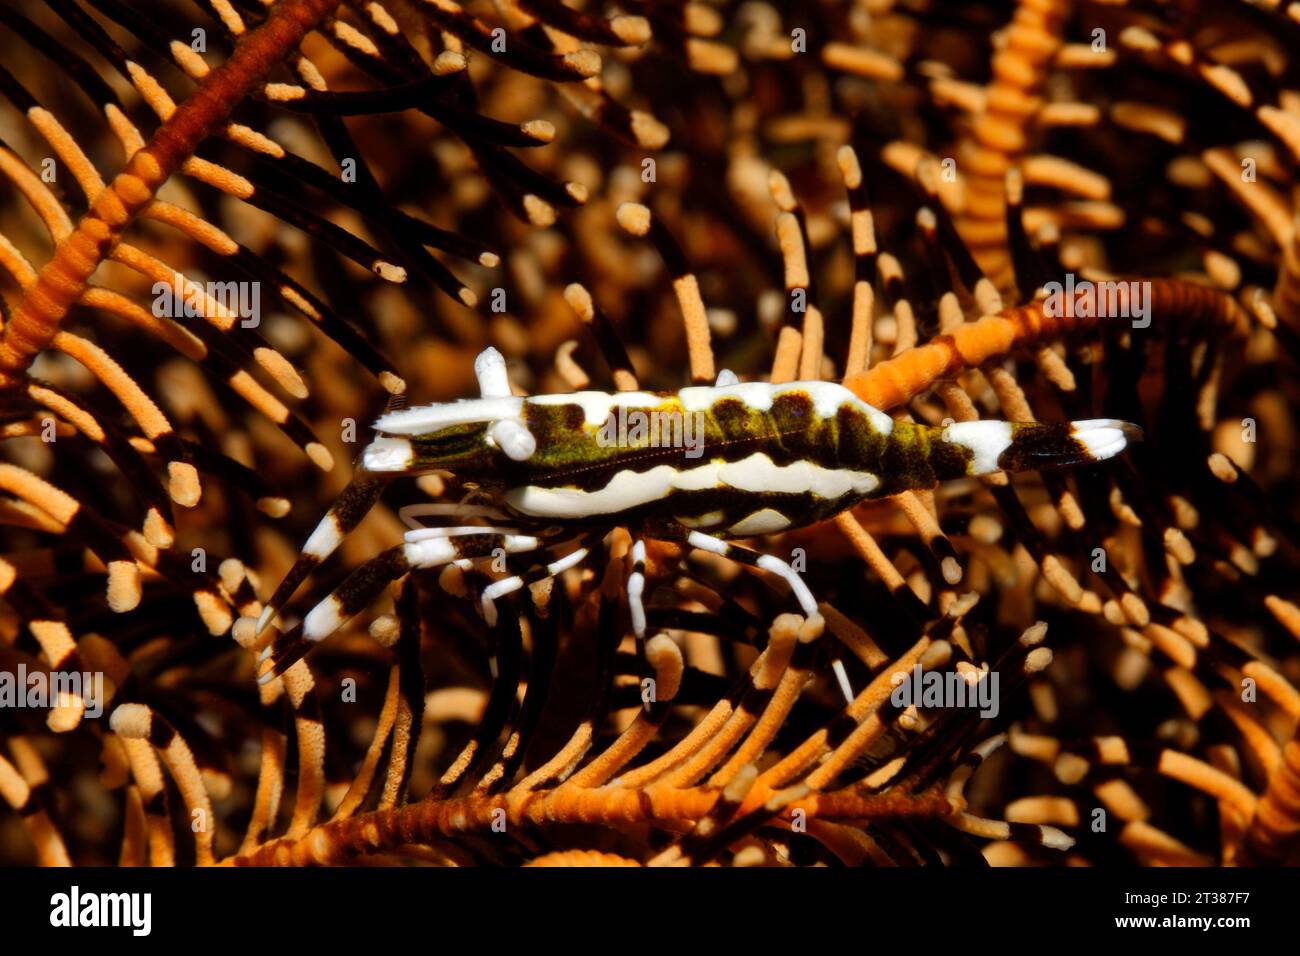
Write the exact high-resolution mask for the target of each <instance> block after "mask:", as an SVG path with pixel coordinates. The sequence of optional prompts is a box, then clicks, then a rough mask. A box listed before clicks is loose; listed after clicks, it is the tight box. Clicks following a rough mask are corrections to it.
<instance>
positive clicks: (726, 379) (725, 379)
mask: <svg viewBox="0 0 1300 956" xmlns="http://www.w3.org/2000/svg"><path fill="white" fill-rule="evenodd" d="M739 384H740V379H739V378H738V377H737V376H736V373H735V372H733V371H732V370H731V369H729V368H724V369H722V370H721V371H720V372H718V380H717V381H716V382H714V383H713V387H714V388H724V387H726V386H728V385H739Z"/></svg>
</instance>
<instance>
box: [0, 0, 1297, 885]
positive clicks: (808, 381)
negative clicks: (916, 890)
mask: <svg viewBox="0 0 1300 956" xmlns="http://www.w3.org/2000/svg"><path fill="white" fill-rule="evenodd" d="M1294 6H1295V4H1292V5H1291V7H1294ZM617 7H618V9H617V10H615V11H608V10H606V9H604V8H603V7H599V6H597V5H592V4H585V5H582V6H581V7H578V6H569V5H568V4H566V3H562V2H560V0H495V2H492V3H489V2H486V0H484V2H475V3H465V4H463V5H462V4H459V3H457V2H454V0H356V2H352V0H349V2H342V3H340V2H339V0H279V2H275V3H269V2H267V3H261V2H255V0H201V2H198V0H196V2H193V3H189V2H186V3H173V4H161V3H160V4H156V5H152V4H128V3H123V2H120V0H46V2H44V3H35V2H32V3H26V2H18V0H0V49H3V51H4V56H3V57H2V58H0V96H2V97H3V98H4V100H5V101H7V104H8V105H7V106H5V107H4V111H3V112H0V136H2V137H3V142H0V177H2V179H0V182H3V184H4V185H3V187H0V295H2V296H3V300H2V301H3V310H2V311H3V315H2V316H0V319H2V320H3V329H2V330H0V386H3V393H2V401H3V404H2V405H0V407H2V408H3V412H4V415H3V418H2V419H0V439H2V440H0V452H2V453H3V460H2V461H0V523H3V526H4V544H3V547H2V548H0V598H2V601H0V678H2V677H4V676H5V675H13V674H18V673H20V672H21V673H23V674H26V675H29V678H32V680H33V682H32V685H31V686H32V687H36V688H44V694H43V696H42V694H39V693H38V694H25V695H23V696H21V697H19V696H17V695H13V694H11V696H10V698H5V697H4V696H3V695H4V688H5V686H10V687H11V688H12V687H13V681H12V680H11V681H10V682H9V684H8V685H5V684H3V683H0V705H3V706H0V796H3V798H4V800H5V801H6V803H7V804H8V806H10V807H11V808H12V809H13V811H14V812H13V813H9V814H6V815H3V816H0V859H3V860H5V861H12V862H20V863H32V862H35V863H40V864H66V863H70V862H76V863H84V864H103V863H112V862H117V863H122V864H128V865H136V864H143V863H152V864H158V865H168V864H176V863H180V864H200V865H207V864H217V863H222V864H234V865H294V864H351V863H377V864H393V863H406V864H409V863H433V864H440V865H466V864H497V865H518V864H530V865H646V864H656V865H666V864H678V865H681V864H706V863H717V864H723V865H771V866H788V865H821V864H849V865H857V864H884V865H892V864H901V865H915V864H966V863H979V864H984V863H992V864H995V865H1028V864H1054V863H1055V864H1077V863H1088V864H1118V863H1129V862H1135V861H1136V862H1139V863H1142V864H1160V865H1163V864H1171V863H1172V864H1204V865H1234V864H1240V863H1267V862H1295V861H1296V859H1297V856H1296V854H1297V848H1296V834H1297V831H1298V830H1300V740H1298V739H1297V737H1296V733H1297V724H1298V723H1300V692H1298V691H1297V690H1296V686H1295V685H1296V683H1297V682H1300V652H1298V651H1297V646H1296V640H1297V639H1300V607H1297V604H1296V603H1295V593H1294V591H1295V588H1294V581H1295V575H1296V571H1297V559H1298V558H1300V553H1298V552H1297V544H1298V543H1300V528H1298V527H1297V523H1296V507H1297V505H1296V502H1297V495H1296V491H1297V487H1296V473H1295V468H1294V460H1295V454H1296V446H1297V436H1296V432H1295V425H1294V415H1295V409H1296V406H1297V400H1298V399H1300V396H1298V395H1297V391H1296V384H1295V382H1296V379H1295V376H1294V375H1293V374H1292V372H1293V368H1294V364H1293V363H1294V361H1295V358H1296V356H1297V354H1300V347H1298V343H1297V339H1296V327H1297V323H1300V292H1298V291H1297V290H1300V251H1298V250H1300V246H1297V239H1296V215H1295V205H1294V204H1295V199H1294V197H1293V196H1292V195H1291V193H1292V192H1293V191H1294V190H1295V187H1296V185H1297V183H1300V179H1297V174H1296V163H1297V159H1300V94H1297V92H1296V90H1295V89H1294V87H1295V82H1294V81H1295V76H1296V72H1295V71H1296V68H1297V64H1296V63H1295V62H1294V50H1295V49H1296V48H1297V47H1296V45H1295V42H1294V41H1295V40H1296V39H1297V38H1298V37H1297V32H1298V31H1300V28H1298V27H1297V26H1296V23H1295V19H1296V18H1295V17H1294V16H1293V15H1292V11H1291V9H1290V8H1285V9H1284V7H1285V4H1273V5H1271V7H1268V6H1267V5H1250V4H1243V5H1237V6H1229V5H1224V4H1220V3H1208V2H1206V3H1195V2H1187V3H1181V4H1167V3H1158V2H1151V3H1144V2H1138V0H1133V2H1128V3H1125V2H1118V3H1114V2H1107V3H1104V4H1101V3H1098V4H1091V3H1077V4H1070V3H1066V2H1064V0H1020V2H1018V3H1005V2H997V0H989V2H972V3H956V2H951V3H950V2H937V0H936V2H927V0H915V2H902V0H900V2H894V0H862V2H844V3H826V4H818V5H814V6H812V7H809V8H807V9H805V7H807V5H805V4H793V3H792V4H770V3H766V2H757V3H755V2H748V3H743V4H741V3H718V4H716V5H706V4H703V3H696V2H669V3H653V4H651V3H641V2H637V0H626V2H619V3H618V4H617ZM107 168H112V169H114V170H116V172H115V175H113V176H111V177H110V176H106V175H105V174H104V173H103V172H102V171H101V170H102V169H107ZM476 356H477V357H478V359H477V362H476ZM730 370H734V373H733V371H730ZM363 371H364V373H366V374H362V372H363ZM408 392H409V395H410V396H411V398H410V399H408ZM638 416H641V417H638ZM695 416H698V417H695ZM1008 422H1012V423H1016V424H1014V425H1009V424H1007V423H1008ZM372 423H376V424H377V428H378V435H377V436H375V437H373V440H372V436H370V435H368V429H369V428H370V426H371V424H372ZM1071 423H1073V424H1071ZM1139 429H1140V431H1141V432H1142V433H1143V434H1144V440H1143V441H1142V442H1140V443H1133V444H1131V443H1130V442H1131V440H1132V439H1133V438H1135V437H1136V436H1137V434H1138V432H1139ZM696 439H698V441H696ZM697 453H698V454H697ZM350 460H354V464H353V466H352V468H351V470H350V469H349V467H348V466H347V464H346V463H347V462H348V461H350ZM1064 466H1069V467H1068V468H1066V467H1064ZM1040 469H1041V473H1040ZM1013 473H1014V474H1013ZM392 476H402V477H407V478H410V480H401V481H397V480H390V479H391V478H392ZM939 479H943V480H944V481H943V483H941V484H937V486H936V482H937V481H938V480H939ZM322 515H325V517H324V519H323V520H322V519H321V516H322ZM403 519H405V520H403ZM724 539H725V540H724ZM303 542H306V544H305V545H304V544H303ZM105 579H106V580H105ZM304 585H306V588H305V591H306V592H307V593H304V594H302V595H298V596H295V592H296V591H297V590H298V589H299V588H300V587H303V586H304ZM796 610H797V612H798V613H793V612H795V611H796ZM300 614H301V615H302V616H301V617H299V615H300ZM326 638H328V640H326ZM308 649H311V653H310V654H307V653H306V652H307V651H308ZM83 676H84V677H86V678H87V681H82V680H80V679H79V678H81V677H83ZM94 678H99V681H98V682H97V681H96V680H95V679H94ZM101 713H102V714H103V716H104V719H98V718H99V715H100V714H101Z"/></svg>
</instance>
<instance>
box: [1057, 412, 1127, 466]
mask: <svg viewBox="0 0 1300 956" xmlns="http://www.w3.org/2000/svg"><path fill="white" fill-rule="evenodd" d="M1070 424H1071V426H1073V429H1074V431H1073V433H1072V434H1073V437H1074V439H1075V440H1076V441H1077V442H1079V443H1080V444H1081V445H1083V447H1084V448H1086V449H1088V454H1090V455H1091V456H1092V457H1093V458H1095V459H1097V460H1098V461H1104V460H1105V459H1107V458H1113V457H1114V456H1115V455H1118V454H1119V453H1120V452H1122V451H1123V450H1124V449H1125V448H1126V447H1128V445H1129V444H1130V443H1132V442H1138V441H1141V440H1142V429H1140V428H1138V427H1137V426H1136V425H1133V424H1130V423H1129V422H1122V421H1119V420H1118V419H1114V418H1090V419H1086V420H1084V421H1080V422H1071V423H1070Z"/></svg>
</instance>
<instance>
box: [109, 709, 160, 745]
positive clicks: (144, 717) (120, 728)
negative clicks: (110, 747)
mask: <svg viewBox="0 0 1300 956" xmlns="http://www.w3.org/2000/svg"><path fill="white" fill-rule="evenodd" d="M152 725H153V712H152V711H150V710H149V708H148V707H146V706H145V705H144V704H119V705H118V706H117V708H116V709H115V710H114V711H113V713H112V715H111V716H109V718H108V726H109V727H110V728H111V729H112V731H113V733H115V734H117V735H118V736H119V737H126V738H127V739H129V740H143V739H144V738H146V737H148V736H149V731H150V729H151V728H152Z"/></svg>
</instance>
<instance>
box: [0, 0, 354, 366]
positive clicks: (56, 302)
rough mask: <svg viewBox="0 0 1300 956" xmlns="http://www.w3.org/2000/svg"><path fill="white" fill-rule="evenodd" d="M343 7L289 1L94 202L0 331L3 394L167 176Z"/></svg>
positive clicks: (328, 1)
mask: <svg viewBox="0 0 1300 956" xmlns="http://www.w3.org/2000/svg"><path fill="white" fill-rule="evenodd" d="M337 6H338V2H337V0H284V2H282V3H279V4H277V5H276V6H275V8H274V9H273V10H272V12H271V15H270V16H269V17H268V18H267V20H266V22H265V23H263V24H262V25H261V26H260V27H258V28H257V29H256V30H252V31H250V32H249V33H248V35H247V36H246V37H245V38H244V40H243V41H242V42H241V43H240V44H239V46H237V47H236V48H235V52H234V53H233V54H232V55H231V57H230V59H229V60H227V61H226V62H225V63H223V64H222V65H221V66H220V67H218V68H217V69H215V70H213V71H212V72H211V73H209V74H208V75H207V76H206V77H205V78H204V79H203V80H202V82H201V83H200V84H199V86H198V88H197V89H196V90H195V91H194V94H193V95H192V96H190V98H189V99H188V100H186V101H185V103H184V105H183V106H181V107H180V108H178V109H177V110H176V112H175V113H173V114H172V116H171V118H169V119H168V120H167V121H166V122H164V123H163V125H162V126H160V127H159V128H158V131H157V132H156V133H155V134H154V137H153V139H152V140H151V141H150V142H149V144H148V145H146V146H145V147H144V148H142V149H141V150H139V151H138V152H137V153H136V154H135V155H134V156H132V157H131V159H130V160H129V161H128V162H127V164H126V168H125V169H124V170H122V172H120V173H118V174H117V177H116V178H115V179H114V180H113V182H112V183H111V184H109V186H108V188H106V189H104V190H103V191H102V192H101V193H100V194H99V195H98V196H96V197H95V198H94V200H93V201H92V202H91V205H90V209H89V210H88V211H87V213H86V215H85V216H83V217H82V219H81V221H80V222H79V223H77V228H76V229H75V230H74V231H73V232H72V233H70V234H69V235H68V236H67V237H66V238H65V239H64V240H63V241H62V242H60V243H59V245H58V247H57V248H56V249H55V250H54V255H53V256H52V257H51V258H50V260H49V262H47V263H46V264H45V267H44V268H43V269H41V272H40V275H39V276H38V277H37V280H36V283H35V284H34V285H33V286H32V287H31V288H30V289H29V290H28V291H27V294H26V295H24V296H23V298H22V301H21V302H19V304H18V307H17V308H16V309H15V310H14V313H13V316H12V317H11V318H10V321H9V322H8V323H7V324H6V326H5V328H4V331H3V333H0V388H3V387H12V386H14V385H16V384H18V382H19V381H20V380H21V379H22V376H23V374H24V373H25V372H26V371H27V368H28V366H30V365H31V363H32V360H33V359H34V358H35V357H36V355H37V354H38V353H39V352H40V351H41V350H42V349H44V348H46V347H47V346H48V345H49V344H50V342H51V341H52V340H53V339H54V336H55V335H57V334H58V331H59V328H60V327H61V326H62V324H63V320H64V318H65V317H66V316H67V314H68V310H69V309H70V308H71V307H72V304H73V303H74V302H76V301H77V299H78V298H79V297H80V295H81V293H82V292H83V291H85V288H86V285H87V283H88V282H89V281H90V277H91V276H92V275H94V273H95V270H96V269H98V268H99V264H100V263H101V262H102V261H103V260H104V259H105V258H106V257H107V256H108V254H109V252H111V251H112V249H113V247H114V246H116V245H117V243H118V241H119V240H120V239H121V237H122V234H123V232H124V231H125V230H126V228H127V226H129V225H130V224H131V222H132V221H133V220H134V219H135V217H136V216H137V215H139V214H140V212H141V211H142V210H143V209H144V208H145V207H146V206H148V205H149V203H151V202H152V201H153V198H154V196H155V195H156V194H157V192H158V190H159V189H160V188H162V185H163V183H165V182H166V181H167V179H168V177H170V176H171V174H172V173H173V172H175V170H176V169H177V168H178V167H179V166H180V165H181V163H183V162H184V161H185V160H186V159H188V158H189V157H190V156H191V155H192V154H193V152H194V150H195V148H196V147H197V146H198V145H199V143H201V142H202V141H203V140H204V139H205V138H207V136H208V134H209V133H210V132H212V131H213V130H214V129H215V128H216V127H217V126H218V125H219V124H221V123H222V122H224V121H225V119H226V117H228V116H229V115H230V112H231V110H233V109H234V108H235V106H236V105H237V104H238V103H239V102H240V101H241V100H242V99H243V98H244V97H245V96H247V95H248V93H249V91H250V90H252V89H253V87H254V86H256V85H257V84H258V83H260V82H262V81H263V80H264V79H265V78H266V74H267V72H268V71H269V70H270V69H271V67H272V66H274V65H275V64H276V63H278V62H279V61H280V60H281V59H283V58H284V56H285V54H286V53H288V52H289V51H290V50H292V49H293V48H294V47H295V46H297V45H298V43H300V42H301V41H302V38H303V37H305V36H306V35H307V34H308V33H309V32H310V31H311V30H312V28H313V27H315V26H316V24H317V23H319V22H320V21H321V20H323V19H324V18H325V16H326V14H328V13H329V12H330V11H331V10H333V9H334V8H335V7H337Z"/></svg>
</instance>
